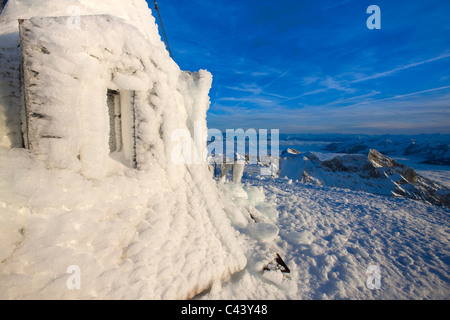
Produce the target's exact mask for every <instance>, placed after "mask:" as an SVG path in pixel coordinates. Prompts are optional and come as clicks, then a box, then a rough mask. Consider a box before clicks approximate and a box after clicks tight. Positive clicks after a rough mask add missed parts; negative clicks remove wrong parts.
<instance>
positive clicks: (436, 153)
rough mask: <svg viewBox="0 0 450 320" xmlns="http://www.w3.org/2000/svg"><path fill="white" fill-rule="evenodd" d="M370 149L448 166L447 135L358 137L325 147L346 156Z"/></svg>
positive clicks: (449, 145)
mask: <svg viewBox="0 0 450 320" xmlns="http://www.w3.org/2000/svg"><path fill="white" fill-rule="evenodd" d="M370 149H376V150H379V151H380V152H382V153H383V154H386V155H405V156H418V157H421V158H423V159H424V160H427V161H429V162H430V161H431V162H435V163H436V164H450V144H449V138H448V135H423V136H415V137H408V136H392V137H387V136H379V137H364V138H361V137H359V138H355V139H350V140H348V141H345V142H334V143H331V144H329V145H328V146H327V147H326V150H327V151H331V152H335V153H348V154H355V153H357V154H367V153H368V152H369V151H370Z"/></svg>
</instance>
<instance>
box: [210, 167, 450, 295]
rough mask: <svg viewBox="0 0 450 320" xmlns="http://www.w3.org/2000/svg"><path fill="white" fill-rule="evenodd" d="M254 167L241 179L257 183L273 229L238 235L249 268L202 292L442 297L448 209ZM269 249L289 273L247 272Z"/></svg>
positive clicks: (449, 253)
mask: <svg viewBox="0 0 450 320" xmlns="http://www.w3.org/2000/svg"><path fill="white" fill-rule="evenodd" d="M255 172H258V171H257V170H253V169H252V168H248V170H247V171H246V174H245V175H244V179H243V181H244V183H248V184H251V185H253V186H256V187H258V186H259V187H263V188H264V192H265V194H266V202H269V203H273V205H275V206H276V208H277V209H278V212H279V217H278V218H277V219H276V220H275V221H274V224H275V225H276V226H277V227H278V228H279V230H280V233H279V236H278V237H277V238H275V239H274V241H273V242H272V243H271V244H270V245H267V244H265V245H261V244H258V245H259V247H255V245H254V244H253V243H251V242H244V244H243V246H244V247H246V248H247V253H246V254H247V255H250V258H248V260H249V263H248V267H247V268H246V269H245V270H244V271H242V272H241V273H240V274H239V277H237V276H235V278H232V279H231V280H230V282H228V283H224V284H223V285H222V291H221V292H220V294H219V293H214V294H213V293H210V294H209V295H206V296H205V297H204V298H205V299H209V298H213V299H215V298H217V297H220V298H226V299H248V298H250V299H271V298H275V299H446V298H448V293H449V292H450V291H449V290H450V281H449V280H450V279H449V277H448V274H449V271H450V270H449V257H450V246H449V244H450V243H449V241H450V228H449V227H450V226H449V223H448V215H449V213H450V212H449V210H448V209H447V208H442V207H436V206H432V205H427V204H424V203H422V202H419V201H414V200H407V199H396V198H392V197H386V196H380V195H372V194H368V193H365V192H361V191H351V190H348V189H347V190H346V189H339V188H331V187H322V186H317V185H311V184H304V183H298V182H294V183H291V184H289V183H287V182H288V181H289V180H287V179H284V178H278V179H272V178H267V177H261V176H259V175H257V174H255ZM247 237H248V236H247V235H245V236H243V238H247ZM269 248H270V249H269ZM274 249H275V250H278V251H279V253H280V254H281V255H282V257H283V259H284V260H285V262H286V263H287V264H288V266H289V268H290V269H291V271H292V272H291V274H282V273H281V272H279V271H278V272H269V273H267V274H266V273H264V274H263V275H261V274H259V273H257V272H252V269H251V268H252V266H258V267H260V266H261V265H263V264H264V263H266V262H267V260H266V261H264V258H262V256H265V257H266V259H267V258H268V257H271V253H272V250H274ZM256 251H259V252H258V253H256ZM249 253H250V254H249ZM259 254H261V255H262V256H258V255H259ZM263 261H264V262H263ZM370 266H378V267H379V268H380V275H381V288H380V289H379V290H370V289H369V288H368V286H367V281H368V279H369V278H370V277H371V276H372V275H373V274H372V273H368V272H367V271H368V268H369V267H370ZM253 270H254V269H253ZM244 288H247V289H246V290H244Z"/></svg>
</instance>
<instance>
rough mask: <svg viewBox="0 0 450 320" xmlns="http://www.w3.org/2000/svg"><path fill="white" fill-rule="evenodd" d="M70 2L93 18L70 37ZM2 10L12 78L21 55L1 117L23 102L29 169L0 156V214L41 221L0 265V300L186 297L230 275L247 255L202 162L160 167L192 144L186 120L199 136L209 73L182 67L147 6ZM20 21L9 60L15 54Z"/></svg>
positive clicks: (15, 115)
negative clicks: (185, 135)
mask: <svg viewBox="0 0 450 320" xmlns="http://www.w3.org/2000/svg"><path fill="white" fill-rule="evenodd" d="M73 5H78V6H79V8H81V13H82V14H93V15H89V16H87V15H86V16H85V15H83V16H81V20H80V22H81V25H80V28H68V27H67V21H68V17H64V16H65V15H67V10H66V9H67V8H68V7H69V6H73ZM4 14H5V15H4V16H3V17H2V19H3V20H2V21H3V22H5V24H4V25H3V26H2V28H1V29H0V37H5V35H7V37H8V41H7V42H4V43H5V44H4V45H3V46H5V47H7V49H6V50H3V51H1V52H2V53H3V52H5V51H7V50H10V51H11V50H12V51H11V52H13V54H11V55H12V57H13V59H10V60H8V63H7V65H8V66H7V68H9V69H12V70H16V69H17V68H18V67H20V58H18V55H19V57H20V52H21V53H22V58H23V79H24V85H23V91H24V98H25V99H24V100H25V101H24V102H25V103H22V102H21V101H20V96H17V97H15V96H13V94H12V93H11V92H12V90H13V89H14V88H15V86H14V85H11V84H10V83H9V82H7V79H6V77H4V76H2V77H1V83H2V86H3V87H2V88H6V89H7V90H9V91H8V92H7V94H3V93H2V100H1V103H2V108H4V109H7V112H2V113H1V114H2V116H3V115H8V114H11V115H10V116H9V117H10V118H11V119H14V121H15V123H14V124H13V125H11V126H10V128H15V129H14V130H16V131H15V132H20V126H21V121H20V111H19V109H20V106H22V114H23V115H24V116H25V115H26V121H24V119H25V117H22V127H23V128H24V129H25V130H24V133H25V134H24V137H25V139H24V140H25V141H24V142H25V145H27V146H29V148H30V150H31V151H32V154H33V156H32V157H31V159H33V160H30V159H28V157H25V153H23V154H21V155H19V154H20V153H16V152H13V151H11V152H7V151H5V152H4V153H3V155H2V156H3V158H4V159H5V161H4V163H5V165H6V166H7V167H8V168H9V169H8V170H10V171H11V172H12V173H11V174H13V176H14V177H15V178H14V179H12V180H11V181H14V182H13V183H12V184H11V185H9V184H8V183H6V182H5V188H6V189H4V190H3V189H0V191H1V192H0V194H2V195H4V196H5V195H6V196H5V197H4V199H0V200H2V201H4V203H2V202H1V201H0V204H4V205H5V207H4V208H10V210H12V211H14V210H17V208H18V207H21V208H23V210H22V211H21V212H27V210H28V212H33V216H34V217H42V220H39V219H37V220H36V218H33V219H28V218H25V219H24V220H26V221H28V222H27V223H24V224H23V225H22V226H21V227H19V229H20V230H26V231H23V232H21V233H20V235H21V236H22V238H23V239H22V240H21V242H20V244H21V246H20V248H19V249H20V250H19V249H18V250H13V253H12V254H11V255H6V256H5V257H4V259H2V263H1V264H0V281H1V283H0V287H2V293H1V294H0V296H1V298H21V297H40V298H60V297H63V298H73V297H76V298H91V297H93V296H94V297H96V298H108V297H109V298H147V299H159V298H165V299H184V298H189V297H192V296H193V295H194V294H196V293H199V292H201V291H202V290H205V289H207V288H208V287H209V286H210V285H211V284H212V283H213V282H214V281H216V280H219V279H223V278H226V277H227V276H229V275H230V274H232V273H235V272H237V271H239V270H241V269H242V268H243V267H244V266H245V264H246V259H245V257H244V255H243V253H242V251H241V249H240V246H239V243H238V242H237V240H236V238H235V236H234V230H233V229H232V227H231V225H230V221H229V220H228V219H227V217H226V214H225V211H224V204H223V202H222V200H221V198H220V195H219V192H218V190H217V188H216V186H215V184H214V181H213V180H212V179H211V177H210V174H209V172H208V169H207V166H206V165H184V164H182V165H179V164H176V163H175V162H174V161H172V160H173V159H172V158H171V157H172V154H173V149H174V148H175V147H176V142H174V141H172V133H173V132H174V131H175V130H180V129H181V130H185V131H186V132H189V133H190V135H191V137H190V139H191V140H192V141H193V140H194V138H193V135H194V133H195V130H196V129H195V126H194V122H195V121H197V122H198V123H200V124H202V128H203V130H206V112H207V109H208V107H209V98H208V92H209V89H210V87H211V83H212V76H211V74H210V73H209V72H207V71H203V70H202V71H200V72H197V73H190V72H183V71H181V70H180V69H179V67H178V66H177V65H176V63H175V62H174V61H173V60H172V59H171V58H170V57H169V55H168V53H167V51H166V50H165V48H164V45H163V43H162V42H161V41H160V37H159V35H158V33H157V28H156V25H155V24H154V19H153V18H152V17H151V15H150V10H148V8H147V5H146V3H145V1H143V0H142V1H141V0H129V1H123V0H120V1H119V0H114V1H108V2H103V1H102V2H100V1H88V0H79V1H63V0H61V1H58V2H54V1H39V2H38V3H37V2H34V1H25V0H22V1H18V0H16V1H13V0H11V1H10V2H9V4H8V6H7V7H6V10H5V12H4ZM49 16H52V17H49ZM31 17H34V18H31ZM18 18H21V19H22V20H21V22H20V44H21V48H20V50H17V48H16V49H12V48H15V47H17V44H18V41H19V35H18V31H17V25H15V23H13V21H14V19H18ZM15 68H16V69H15ZM9 69H8V70H9ZM17 70H18V69H17ZM7 72H9V71H5V74H6V73H7ZM12 76H13V77H16V76H17V74H15V75H14V74H13V75H12ZM19 88H20V82H19ZM2 92H6V91H2ZM10 97H15V98H17V99H16V101H15V102H14V103H12V102H11V101H10V100H8V99H10ZM11 110H13V112H12V111H11ZM0 111H1V110H0ZM4 123H5V121H4V122H3V123H0V126H1V127H2V128H5V127H7V126H5V125H4ZM8 130H10V129H8ZM14 130H10V131H11V132H12V131H14ZM8 134H9V133H8ZM200 134H203V132H200ZM2 135H3V137H2V138H4V137H5V136H7V137H13V138H14V134H13V135H12V134H9V135H5V134H4V133H3V132H2ZM18 136H19V137H20V134H19V135H18ZM8 139H9V140H11V138H8ZM18 140H21V139H18ZM205 143H206V142H205ZM3 144H4V145H5V143H3ZM18 145H19V143H17V142H15V143H11V144H10V146H13V147H15V146H18ZM13 157H17V158H18V159H21V160H20V161H16V160H14V161H12V160H11V159H13ZM14 159H16V158H14ZM10 162H11V163H10ZM32 162H35V164H32ZM15 163H20V164H21V166H23V167H24V169H23V170H25V171H27V170H30V173H31V174H30V176H27V175H24V174H22V172H23V171H22V169H21V168H20V166H16V165H14V164H15ZM134 167H137V169H139V171H138V170H134ZM1 168H2V167H1V166H0V169H1ZM5 168H6V167H5ZM32 168H35V169H32ZM45 168H47V169H49V170H46V169H45ZM33 176H36V177H39V178H36V179H35V180H33V179H34V178H33ZM55 176H57V178H56V181H57V182H56V181H55V180H54V178H55ZM28 185H29V186H34V187H28ZM21 186H22V187H21ZM23 186H27V187H25V188H24V187H23ZM79 186H82V187H80V188H79V189H78V187H79ZM22 195H23V196H22ZM75 199H77V200H75ZM126 206H128V207H127V208H125V207H126ZM0 208H1V207H0ZM2 210H3V209H2ZM8 210H9V209H8ZM26 215H27V214H25V216H26ZM57 221H58V222H57ZM61 225H67V226H68V230H67V231H66V232H64V233H61V232H60V230H59V226H61ZM70 226H72V228H75V226H78V227H77V232H75V233H73V230H72V229H71V227H70ZM80 226H82V227H80ZM93 226H94V227H93ZM97 229H98V230H101V232H100V233H99V234H98V235H96V234H95V232H94V233H93V230H97ZM70 230H72V231H70ZM104 235H105V236H106V237H107V239H109V240H108V241H106V242H105V240H103V237H104ZM8 239H9V238H8ZM11 239H12V238H11ZM8 241H9V240H8ZM6 243H8V242H6ZM13 243H16V242H15V241H13V242H11V245H13ZM105 250H106V251H107V252H109V253H110V254H107V255H105ZM112 253H114V254H113V256H114V257H116V258H117V259H116V258H112V256H111V254H112ZM73 257H80V258H79V260H78V261H79V262H78V263H80V264H81V265H82V266H81V267H82V269H83V270H84V275H85V277H86V278H87V279H89V281H87V282H86V281H85V282H84V284H85V286H84V288H83V290H82V291H80V292H75V293H70V292H67V290H66V287H65V277H64V274H65V269H64V268H66V267H67V266H69V265H71V264H77V261H76V259H75V261H74V260H73ZM21 261H29V262H30V263H29V264H27V265H23V264H22V263H21ZM45 261H47V262H45ZM91 266H95V267H91ZM105 274H106V276H105ZM105 277H106V278H105ZM55 278H56V279H58V280H57V281H52V280H50V279H55ZM30 279H32V280H30ZM30 281H32V283H33V285H32V286H31V287H30ZM105 286H106V287H105ZM3 288H4V290H3Z"/></svg>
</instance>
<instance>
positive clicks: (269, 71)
mask: <svg viewBox="0 0 450 320" xmlns="http://www.w3.org/2000/svg"><path fill="white" fill-rule="evenodd" d="M148 2H149V3H150V7H151V8H153V1H150V0H149V1H148ZM158 4H159V7H160V12H161V15H162V18H163V22H164V25H165V29H166V32H167V35H168V38H169V41H170V45H171V48H172V52H173V55H174V59H175V61H176V62H177V63H178V64H179V65H180V67H181V68H182V69H183V70H189V71H197V70H199V69H207V70H208V71H210V72H211V73H212V74H213V76H214V83H213V87H212V89H211V92H210V97H211V108H210V110H209V112H208V126H209V127H210V128H217V129H220V130H225V129H228V128H229V129H237V128H243V129H248V128H255V129H280V131H281V132H282V133H334V132H335V133H357V134H387V133H391V134H399V133H400V134H420V133H450V1H448V0H426V1H425V0H409V1H404V0H370V1H365V0H281V1H280V0H277V1H274V0H272V1H269V0H245V1H244V0H242V1H237V0H227V1H226V0H189V1H187V0H170V1H169V0H160V1H158ZM370 5H377V6H379V7H380V9H381V30H369V29H368V28H367V26H366V21H367V19H368V18H369V16H370V14H367V13H366V10H367V8H368V7H369V6H370Z"/></svg>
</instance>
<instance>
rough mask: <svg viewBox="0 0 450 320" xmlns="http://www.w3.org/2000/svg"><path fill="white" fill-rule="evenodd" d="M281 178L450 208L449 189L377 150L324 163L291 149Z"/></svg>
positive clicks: (281, 172)
mask: <svg viewBox="0 0 450 320" xmlns="http://www.w3.org/2000/svg"><path fill="white" fill-rule="evenodd" d="M280 177H288V178H290V179H296V180H299V181H301V182H304V183H314V184H320V185H325V186H331V187H339V188H345V189H352V190H360V191H366V192H371V193H374V194H382V195H389V196H396V197H405V198H410V199H415V200H421V201H425V202H428V203H431V204H434V205H438V206H450V191H449V190H448V189H447V188H446V187H444V186H442V185H440V184H438V183H436V182H433V181H431V180H429V179H427V178H425V177H422V176H421V175H419V174H417V173H416V172H415V171H414V169H413V168H410V167H407V166H404V165H402V164H400V163H398V162H397V161H395V160H393V159H391V158H389V157H387V156H385V155H383V154H381V153H380V152H378V151H377V150H370V151H369V152H368V154H366V155H362V154H350V155H343V156H337V157H334V158H332V159H330V160H325V161H321V160H320V159H319V158H318V157H317V156H316V155H314V154H313V153H310V152H308V153H305V154H302V153H298V152H294V151H292V150H291V149H290V150H287V151H286V152H284V153H282V155H281V169H280Z"/></svg>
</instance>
